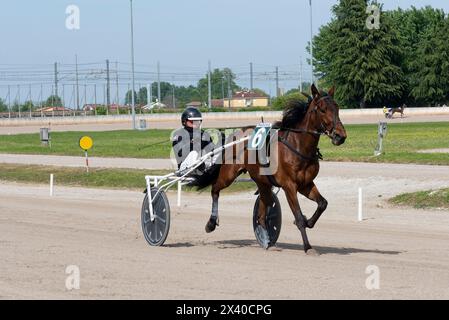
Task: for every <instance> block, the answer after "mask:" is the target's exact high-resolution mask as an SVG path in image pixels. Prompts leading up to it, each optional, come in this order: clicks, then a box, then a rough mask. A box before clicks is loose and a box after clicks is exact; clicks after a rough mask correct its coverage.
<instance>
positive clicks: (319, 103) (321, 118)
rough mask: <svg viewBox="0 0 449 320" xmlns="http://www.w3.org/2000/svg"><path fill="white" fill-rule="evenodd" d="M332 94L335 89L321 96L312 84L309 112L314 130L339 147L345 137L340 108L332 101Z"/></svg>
mask: <svg viewBox="0 0 449 320" xmlns="http://www.w3.org/2000/svg"><path fill="white" fill-rule="evenodd" d="M334 93H335V87H332V88H331V89H330V90H329V92H328V94H321V93H320V92H319V91H318V89H317V88H316V87H315V85H314V84H313V85H312V101H311V102H310V105H309V112H311V113H312V119H313V120H314V121H313V122H312V123H313V125H314V127H315V130H317V131H318V132H320V133H324V134H326V135H327V136H328V137H329V138H330V139H331V140H332V143H333V144H334V145H336V146H339V145H342V144H343V143H344V142H345V140H346V137H347V135H346V130H345V127H344V126H343V123H342V122H341V120H340V116H339V110H340V108H339V107H338V105H337V103H336V102H335V100H334Z"/></svg>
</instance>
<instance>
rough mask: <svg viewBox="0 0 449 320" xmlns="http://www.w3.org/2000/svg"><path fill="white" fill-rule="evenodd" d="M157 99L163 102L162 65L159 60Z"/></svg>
mask: <svg viewBox="0 0 449 320" xmlns="http://www.w3.org/2000/svg"><path fill="white" fill-rule="evenodd" d="M157 101H158V102H159V103H161V65H160V64H159V61H158V62H157Z"/></svg>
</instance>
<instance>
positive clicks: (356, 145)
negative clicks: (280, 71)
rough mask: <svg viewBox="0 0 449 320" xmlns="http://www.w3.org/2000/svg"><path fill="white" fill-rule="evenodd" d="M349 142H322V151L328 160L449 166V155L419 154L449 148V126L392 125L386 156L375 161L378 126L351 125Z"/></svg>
mask: <svg viewBox="0 0 449 320" xmlns="http://www.w3.org/2000/svg"><path fill="white" fill-rule="evenodd" d="M346 129H347V134H348V138H347V140H346V142H345V143H344V144H343V145H341V146H339V147H335V146H332V144H331V142H330V140H329V139H328V138H322V139H321V141H320V149H321V152H322V153H323V155H324V159H325V160H331V161H359V162H389V163H416V164H434V165H449V154H443V153H440V154H438V153H434V154H430V153H429V154H426V153H417V152H416V151H418V150H423V149H436V148H449V123H447V122H440V123H411V124H389V125H388V133H387V136H386V138H385V139H384V152H385V154H383V155H380V156H378V157H374V156H373V155H374V149H375V147H376V144H377V125H348V126H346Z"/></svg>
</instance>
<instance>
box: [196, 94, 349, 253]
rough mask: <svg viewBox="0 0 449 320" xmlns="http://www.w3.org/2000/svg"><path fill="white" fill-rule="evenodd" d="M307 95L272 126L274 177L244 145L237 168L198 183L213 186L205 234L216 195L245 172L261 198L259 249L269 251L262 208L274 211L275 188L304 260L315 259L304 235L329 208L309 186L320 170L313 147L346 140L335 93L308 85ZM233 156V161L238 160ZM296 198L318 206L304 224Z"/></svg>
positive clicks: (212, 222)
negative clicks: (285, 203) (291, 219)
mask: <svg viewBox="0 0 449 320" xmlns="http://www.w3.org/2000/svg"><path fill="white" fill-rule="evenodd" d="M311 92H312V96H310V97H309V102H308V103H304V102H302V101H300V100H299V99H298V100H297V101H296V100H294V101H292V102H290V104H289V105H288V106H287V108H286V109H285V111H284V113H283V118H282V121H280V122H277V123H275V125H274V127H276V128H277V129H278V130H279V131H278V140H279V143H278V144H277V148H276V149H277V162H278V166H277V171H276V172H275V173H273V174H272V175H271V176H268V175H262V174H261V170H260V169H261V164H260V161H259V159H257V160H256V161H255V163H250V162H249V161H248V148H247V143H245V148H244V151H243V152H242V153H241V154H242V155H241V156H243V159H241V160H243V161H234V162H236V163H233V162H232V163H228V162H229V161H224V163H222V164H219V165H218V166H219V167H217V170H213V172H215V173H213V174H211V176H209V179H208V181H207V179H203V184H202V185H201V186H198V187H199V188H200V189H201V188H204V187H206V186H210V185H211V186H212V188H211V196H212V213H211V216H210V218H209V221H208V222H207V224H206V227H205V230H206V232H207V233H210V232H212V231H214V230H215V228H216V226H218V199H219V195H220V191H221V190H223V189H225V188H227V187H228V186H230V185H231V184H232V183H233V182H234V180H235V179H236V178H237V177H238V176H239V175H241V174H242V173H246V172H248V173H249V175H250V176H251V178H252V180H254V181H255V183H256V184H257V187H258V193H259V194H260V197H261V198H260V199H261V201H260V205H259V211H258V219H257V220H258V226H257V228H259V229H260V230H259V231H260V232H261V235H262V238H263V239H264V248H265V249H268V248H269V247H270V246H271V243H270V241H269V235H268V231H267V227H266V214H267V208H269V207H270V206H272V205H273V197H272V188H273V186H277V187H280V188H282V189H283V190H284V192H285V195H286V197H287V201H288V204H289V206H290V208H291V210H292V213H293V216H294V219H295V224H296V226H297V228H298V229H299V231H300V233H301V236H302V240H303V244H304V247H303V248H304V251H305V252H306V254H312V255H314V254H317V252H316V251H315V250H314V249H313V248H312V246H311V244H310V242H309V240H308V237H307V232H306V229H307V228H309V229H312V228H314V226H315V224H316V223H317V221H318V219H319V218H320V216H321V214H322V213H323V212H324V211H325V210H326V208H327V205H328V202H327V200H326V199H325V198H324V197H323V196H322V195H321V194H320V192H319V191H318V188H317V187H316V185H315V183H314V182H313V181H314V179H315V177H316V176H317V175H318V172H319V169H320V166H319V158H320V156H321V154H320V153H319V149H318V143H319V140H320V137H321V136H322V135H326V136H328V137H329V138H330V139H331V141H332V143H333V144H334V145H336V146H339V145H342V144H343V143H344V142H345V140H346V138H347V135H346V130H345V128H344V126H343V123H342V122H341V120H340V117H339V106H338V105H337V103H336V102H335V100H334V92H335V87H332V88H331V89H330V90H329V92H328V93H327V94H326V93H321V92H320V91H318V89H317V88H316V86H315V85H312V86H311ZM252 131H253V130H251V129H249V128H246V129H243V131H242V133H241V135H242V136H248V135H249V134H251V132H252ZM235 138H236V139H238V138H239V137H235ZM234 148H237V147H234ZM235 153H237V152H235ZM235 153H234V155H233V157H234V159H233V160H236V157H239V155H238V154H235ZM206 181H207V182H206ZM297 192H299V193H301V194H302V195H304V196H306V197H307V198H308V199H310V200H312V201H314V202H316V203H317V209H316V211H315V213H314V214H313V216H312V217H311V218H310V219H307V217H306V216H304V215H303V213H302V211H301V207H300V205H299V201H298V197H297Z"/></svg>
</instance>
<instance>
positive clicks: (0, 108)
mask: <svg viewBox="0 0 449 320" xmlns="http://www.w3.org/2000/svg"><path fill="white" fill-rule="evenodd" d="M7 111H8V106H7V105H6V104H5V103H4V102H3V99H0V112H7Z"/></svg>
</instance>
